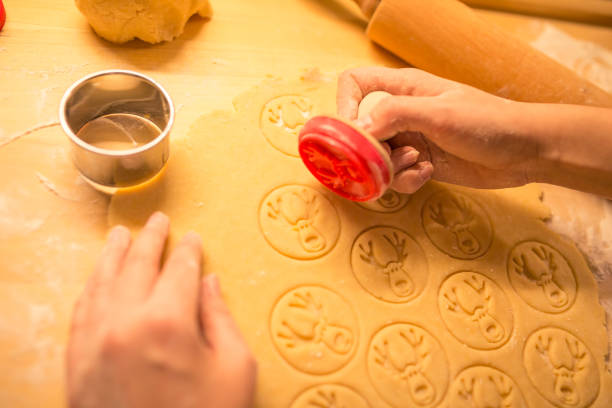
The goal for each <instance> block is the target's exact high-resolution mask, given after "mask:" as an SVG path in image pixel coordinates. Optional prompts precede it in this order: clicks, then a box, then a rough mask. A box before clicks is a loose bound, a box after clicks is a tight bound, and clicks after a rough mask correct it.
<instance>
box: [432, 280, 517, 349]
mask: <svg viewBox="0 0 612 408" xmlns="http://www.w3.org/2000/svg"><path fill="white" fill-rule="evenodd" d="M438 307H439V308H440V315H442V320H443V321H444V324H445V325H446V327H447V328H448V331H449V332H450V333H451V334H452V335H453V336H455V337H456V338H457V339H458V340H459V341H461V342H462V343H464V344H466V345H468V346H470V347H472V348H476V349H480V350H491V349H495V348H498V347H501V346H502V345H503V344H504V343H506V341H507V340H508V339H509V338H510V335H511V334H512V329H513V320H514V319H513V313H512V306H511V304H510V301H509V300H508V298H507V297H506V294H505V293H504V291H503V290H502V288H500V287H499V285H497V284H496V283H495V282H493V281H492V280H491V279H489V278H487V277H486V276H484V275H482V274H480V273H476V272H468V271H466V272H457V273H455V274H453V275H451V276H449V277H448V278H446V280H445V281H444V282H443V283H442V285H441V286H440V292H439V294H438Z"/></svg>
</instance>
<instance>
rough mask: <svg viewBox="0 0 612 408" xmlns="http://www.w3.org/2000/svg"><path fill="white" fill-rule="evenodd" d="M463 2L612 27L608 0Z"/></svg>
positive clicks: (610, 5)
mask: <svg viewBox="0 0 612 408" xmlns="http://www.w3.org/2000/svg"><path fill="white" fill-rule="evenodd" d="M461 1H462V2H463V3H465V4H467V5H469V6H474V7H482V8H488V9H492V10H500V11H511V12H515V13H522V14H530V15H533V16H539V17H551V18H558V19H562V20H569V21H578V22H581V23H589V24H599V25H603V26H606V27H612V1H610V0H461Z"/></svg>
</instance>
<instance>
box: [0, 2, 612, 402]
mask: <svg viewBox="0 0 612 408" xmlns="http://www.w3.org/2000/svg"><path fill="white" fill-rule="evenodd" d="M4 4H5V7H6V10H7V23H6V25H5V27H4V30H3V31H2V32H0V107H1V108H0V406H1V407H12V408H15V407H42V406H44V407H59V406H62V404H63V402H62V401H63V391H62V384H63V378H62V362H63V350H64V343H65V340H66V337H67V329H68V322H69V317H70V310H71V307H72V304H73V302H74V299H75V297H76V296H77V294H78V293H79V291H80V290H81V288H82V285H83V282H84V281H85V279H86V277H87V276H88V274H89V273H90V271H91V267H92V264H93V262H94V260H95V258H96V256H97V254H98V252H99V250H100V247H101V245H102V242H103V239H104V234H105V232H106V229H107V224H106V208H107V204H108V199H107V198H106V197H104V196H102V195H100V194H98V193H96V192H94V191H91V190H90V189H89V188H88V187H87V186H86V185H84V184H83V183H82V182H79V180H78V177H77V174H76V172H75V171H74V169H73V168H72V166H71V164H70V162H69V160H68V159H67V157H68V156H67V140H66V138H65V136H64V135H63V134H62V132H61V129H60V128H59V126H57V120H58V119H57V110H58V105H59V101H60V98H61V96H62V94H63V92H64V91H65V89H66V88H67V87H68V86H69V85H70V84H72V83H73V82H74V81H76V80H77V79H79V78H81V77H82V76H84V75H86V74H89V73H91V72H95V71H98V70H103V69H110V68H122V69H132V70H137V71H140V72H143V73H145V74H148V75H150V76H152V77H153V78H155V79H156V80H158V81H159V82H161V83H162V84H163V86H164V87H165V88H166V89H167V90H168V92H169V93H170V95H171V96H172V98H173V100H174V102H175V105H176V107H177V119H176V124H175V127H174V130H173V137H175V138H178V137H182V136H183V135H184V134H185V133H186V131H187V129H188V127H189V126H190V124H191V123H193V122H194V120H195V119H196V118H197V117H198V116H200V115H201V114H202V113H205V112H208V111H211V110H214V109H228V108H231V100H232V98H233V97H234V96H235V95H237V94H239V93H240V92H242V91H244V90H246V89H247V88H249V87H250V86H252V85H254V84H256V83H258V82H260V81H261V80H263V79H264V78H265V77H266V76H269V75H274V76H283V77H289V78H291V77H296V76H298V75H300V74H301V73H303V72H304V71H305V70H308V69H312V68H319V69H321V70H322V71H326V72H340V71H341V70H343V69H345V68H348V67H353V66H359V65H372V64H378V65H386V66H391V67H399V66H404V65H405V63H404V62H402V61H400V60H398V59H396V58H395V57H393V56H391V55H389V54H388V53H386V52H385V51H384V50H382V49H380V48H378V47H377V46H375V45H373V44H371V43H369V42H368V41H367V39H366V37H365V35H364V30H365V27H366V21H365V20H364V19H363V18H362V17H361V15H360V13H359V11H358V10H357V8H356V7H355V6H354V5H352V3H351V2H350V1H348V0H286V1H278V0H257V1H252V0H225V1H215V0H212V5H213V9H214V12H215V15H214V17H213V18H212V20H210V21H207V20H204V19H201V18H198V17H195V18H193V19H191V20H190V22H189V23H188V25H187V27H186V29H185V33H184V34H183V35H182V36H181V37H180V38H179V39H177V40H175V41H174V42H171V43H165V44H160V45H155V46H151V45H148V44H144V43H141V42H131V43H128V44H126V45H114V44H111V43H108V42H106V41H104V40H102V39H100V38H98V37H97V36H96V35H95V34H94V33H93V31H92V30H91V29H90V28H89V26H88V24H87V22H86V21H85V19H84V18H83V16H81V15H80V13H79V12H78V10H77V9H76V7H75V6H74V1H73V0H56V1H52V2H51V1H47V0H4ZM481 14H482V15H483V16H484V18H486V19H489V20H491V21H492V22H495V23H496V24H501V25H502V26H503V27H505V28H506V29H507V30H508V31H510V32H512V33H513V34H515V35H517V36H518V37H521V38H522V39H524V40H527V41H534V40H536V39H537V38H538V37H539V36H540V35H541V34H542V33H543V32H544V30H545V29H546V28H548V27H552V26H554V27H556V28H557V29H560V30H563V32H565V33H566V34H568V35H571V36H572V37H574V38H575V39H577V40H580V41H588V42H589V43H594V44H599V46H601V47H604V48H603V49H605V48H607V49H608V51H612V50H611V49H612V28H604V27H592V26H585V25H580V24H573V23H567V22H556V21H552V20H550V21H547V20H543V19H536V18H529V17H524V16H514V15H506V14H502V13H496V12H489V11H487V12H481ZM563 194H567V192H559V191H558V190H551V192H550V197H551V198H552V199H553V201H554V198H555V197H557V198H558V197H562V196H563ZM570 194H573V193H570ZM41 197H44V198H43V199H41ZM572 200H582V201H579V202H580V203H587V202H588V203H590V204H588V203H587V204H588V205H591V206H594V207H593V208H595V207H596V208H600V207H601V208H603V210H601V211H608V210H607V209H606V208H607V207H605V203H602V202H601V201H595V202H592V198H590V197H586V198H585V197H582V198H581V196H580V195H572ZM557 201H559V202H561V204H559V205H563V202H565V205H567V203H566V200H564V199H559V200H557ZM576 202H578V201H576ZM587 204H584V205H587ZM572 205H573V204H572ZM580 205H582V204H580ZM602 206H603V207H602ZM553 213H555V211H554V209H553ZM557 214H558V216H557V222H558V223H559V224H560V225H566V226H567V225H568V223H569V221H570V219H571V216H570V215H567V214H568V213H567V211H566V212H563V211H561V210H559V211H557ZM585 222H587V224H585V225H581V226H580V227H578V230H579V231H582V232H584V231H586V230H588V229H589V228H590V225H589V224H588V222H591V221H585ZM58 265H60V266H59V267H58ZM611 293H612V290H611ZM611 299H612V296H611Z"/></svg>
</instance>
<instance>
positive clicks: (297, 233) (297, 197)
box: [259, 185, 340, 259]
mask: <svg viewBox="0 0 612 408" xmlns="http://www.w3.org/2000/svg"><path fill="white" fill-rule="evenodd" d="M259 225H260V227H261V231H262V233H263V235H264V237H265V239H266V241H268V243H269V244H270V245H271V246H272V247H273V248H274V249H276V250H277V251H278V252H280V253H281V254H283V255H286V256H288V257H291V258H295V259H315V258H319V257H321V256H323V255H325V254H326V253H328V252H329V251H331V249H332V248H333V247H334V245H336V242H337V241H338V237H339V236H340V218H339V217H338V213H337V211H336V209H335V208H334V206H333V205H332V203H331V202H330V201H329V200H328V199H327V198H325V196H324V195H323V194H321V193H319V192H318V191H317V190H315V189H312V188H310V187H306V186H301V185H288V186H282V187H279V188H277V189H275V190H273V191H272V192H270V193H269V194H268V195H267V196H266V197H265V198H264V199H263V201H262V203H261V206H260V209H259Z"/></svg>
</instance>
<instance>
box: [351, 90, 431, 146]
mask: <svg viewBox="0 0 612 408" xmlns="http://www.w3.org/2000/svg"><path fill="white" fill-rule="evenodd" d="M439 113H440V109H439V108H438V106H437V104H436V101H435V99H434V98H433V97H417V96H389V97H386V98H384V99H382V100H381V101H380V102H379V103H378V104H377V105H376V106H375V107H374V108H373V109H372V110H371V112H370V114H369V115H368V116H366V117H364V118H360V119H359V121H358V122H359V125H361V126H362V127H363V128H364V129H365V130H367V131H368V132H369V133H370V134H371V135H372V136H374V137H375V138H376V139H378V140H380V141H384V140H388V139H391V138H392V137H393V136H395V135H397V134H398V133H401V132H421V133H425V134H427V133H430V131H431V130H432V129H434V128H435V127H436V126H437V123H439V121H440V115H439Z"/></svg>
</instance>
